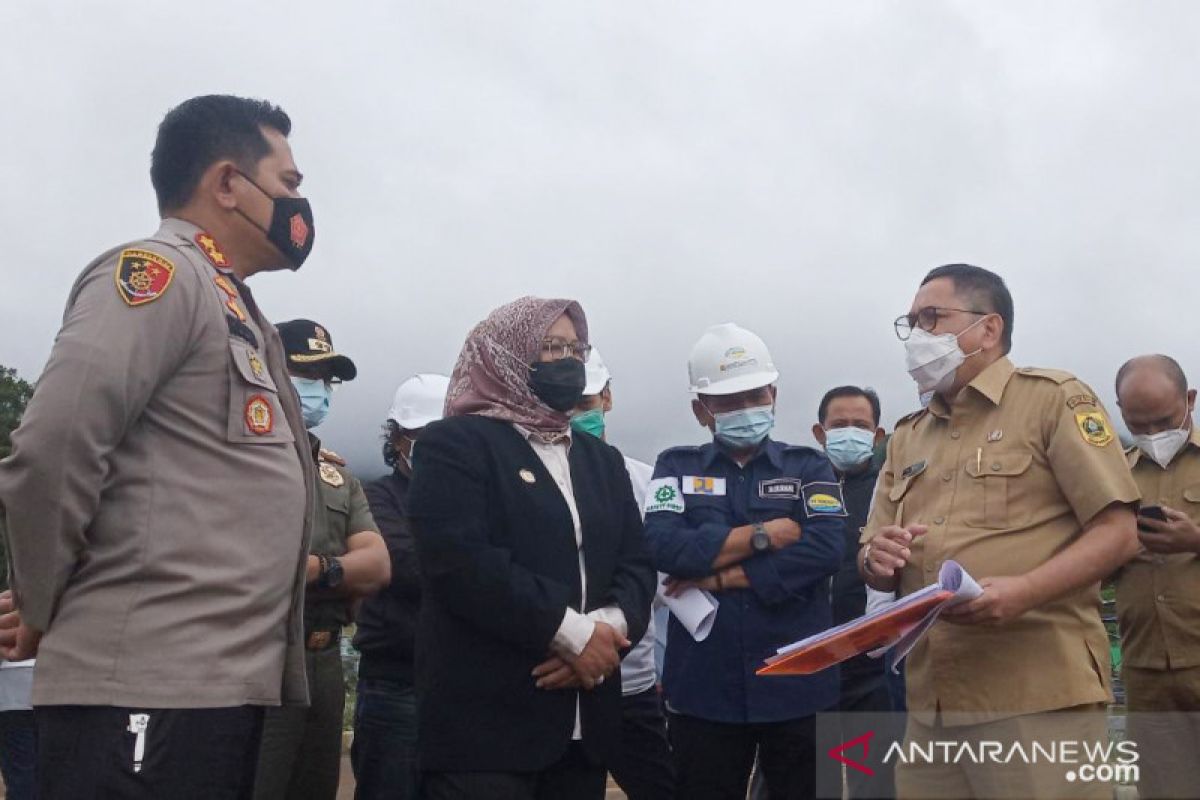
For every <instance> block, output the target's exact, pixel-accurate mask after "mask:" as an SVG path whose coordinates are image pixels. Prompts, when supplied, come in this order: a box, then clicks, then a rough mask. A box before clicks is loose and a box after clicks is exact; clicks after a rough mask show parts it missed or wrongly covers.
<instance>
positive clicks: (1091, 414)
mask: <svg viewBox="0 0 1200 800" xmlns="http://www.w3.org/2000/svg"><path fill="white" fill-rule="evenodd" d="M1075 424H1076V425H1077V426H1078V427H1079V433H1080V434H1082V435H1083V440H1084V441H1085V442H1087V443H1088V444H1094V445H1096V447H1104V446H1105V445H1106V444H1108V443H1109V442H1111V441H1112V440H1113V435H1112V431H1111V430H1110V429H1109V427H1108V422H1107V421H1106V420H1105V419H1104V414H1102V413H1101V412H1099V411H1076V412H1075Z"/></svg>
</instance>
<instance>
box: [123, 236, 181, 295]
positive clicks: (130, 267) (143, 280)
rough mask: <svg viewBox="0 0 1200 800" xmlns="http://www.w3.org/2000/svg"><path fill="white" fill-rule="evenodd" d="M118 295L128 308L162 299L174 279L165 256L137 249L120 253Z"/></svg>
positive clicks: (173, 271)
mask: <svg viewBox="0 0 1200 800" xmlns="http://www.w3.org/2000/svg"><path fill="white" fill-rule="evenodd" d="M114 277H115V278H116V281H117V294H119V295H120V296H121V299H122V300H124V301H125V304H126V305H129V306H144V305H146V304H147V303H152V302H154V301H155V300H157V299H158V298H160V297H162V296H163V294H164V293H165V292H166V291H167V287H168V286H170V285H171V279H172V278H173V277H175V265H174V264H172V263H171V260H170V259H169V258H167V257H166V256H161V255H159V254H158V253H155V252H152V251H150V250H143V249H140V248H129V249H127V250H122V251H121V255H119V256H118V257H117V270H116V274H115V276H114Z"/></svg>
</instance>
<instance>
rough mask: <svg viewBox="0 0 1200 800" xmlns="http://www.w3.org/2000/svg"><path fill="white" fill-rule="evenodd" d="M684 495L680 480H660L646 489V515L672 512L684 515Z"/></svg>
mask: <svg viewBox="0 0 1200 800" xmlns="http://www.w3.org/2000/svg"><path fill="white" fill-rule="evenodd" d="M683 509H684V505H683V494H682V493H681V492H680V491H679V479H678V478H658V479H657V480H653V481H650V485H649V486H648V487H646V513H647V514H653V513H654V512H656V511H671V512H674V513H676V514H682V513H683Z"/></svg>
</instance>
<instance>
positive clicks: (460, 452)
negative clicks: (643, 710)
mask: <svg viewBox="0 0 1200 800" xmlns="http://www.w3.org/2000/svg"><path fill="white" fill-rule="evenodd" d="M569 463H570V466H571V482H572V485H573V487H574V492H575V502H576V505H577V506H578V510H579V518H580V524H581V527H582V531H583V552H584V562H585V568H586V570H587V588H588V592H587V598H586V601H585V602H581V598H580V581H579V557H578V551H577V550H576V547H575V528H574V523H573V522H572V520H571V513H570V510H569V509H568V508H567V503H566V500H564V499H563V496H562V493H561V492H560V491H559V489H558V487H557V486H556V485H555V483H554V481H553V479H552V478H551V477H550V474H549V472H547V470H546V468H545V467H544V466H543V464H542V461H541V459H540V458H538V456H537V454H536V453H535V452H534V451H533V448H532V447H530V446H529V444H528V443H527V442H526V441H525V439H524V437H522V436H521V434H520V433H518V432H517V431H516V430H515V429H514V428H513V427H512V425H510V424H508V423H505V422H499V421H497V420H492V419H487V418H484V417H478V416H464V417H452V418H450V419H446V420H442V421H440V422H435V423H433V424H431V425H429V426H428V427H427V428H426V429H425V430H424V431H423V432H422V434H421V441H420V444H418V445H417V447H416V461H415V465H414V469H413V482H412V487H411V489H410V493H409V497H408V500H409V512H410V514H411V515H412V521H413V533H414V535H415V537H416V541H417V554H418V558H419V563H420V571H421V587H422V602H421V614H420V622H419V624H418V629H417V659H416V666H417V680H416V684H417V696H418V698H419V701H418V728H417V731H418V733H417V740H418V758H419V762H420V766H421V768H422V769H426V770H434V771H454V772H458V771H461V772H474V771H486V772H528V771H536V770H540V769H543V768H545V767H547V766H549V765H550V764H552V763H554V762H555V761H557V760H558V759H559V758H561V757H562V755H563V754H564V753H565V752H566V749H567V747H568V745H569V744H570V741H571V733H572V730H573V729H574V724H575V702H576V698H577V697H578V698H579V701H580V714H581V718H582V726H583V737H584V738H583V744H584V747H585V749H586V751H587V752H588V754H589V756H590V757H591V758H592V759H593V760H595V761H596V762H597V763H598V764H602V765H604V764H607V763H609V761H610V758H609V756H610V753H612V752H613V751H614V749H615V747H616V746H617V745H618V744H619V738H620V722H621V706H620V701H621V683H620V678H619V671H618V672H617V673H614V674H613V675H612V676H611V677H610V678H609V679H608V680H606V681H605V682H604V683H603V684H601V685H600V686H598V687H596V688H595V689H594V690H592V691H583V692H581V691H575V690H558V691H546V690H544V689H538V688H537V687H536V686H535V685H534V678H533V676H532V675H531V673H532V671H533V668H534V667H535V666H536V665H537V664H538V663H540V662H541V661H543V660H545V659H546V658H547V657H548V656H549V649H550V644H551V642H552V641H553V639H554V634H555V632H556V631H557V630H558V627H559V625H560V624H561V622H562V618H563V614H564V612H565V611H566V609H567V606H568V605H569V606H570V607H572V608H574V609H576V610H580V611H583V612H585V613H586V612H587V611H592V610H593V609H597V608H603V607H605V606H609V605H616V606H619V607H620V609H621V610H622V611H623V612H624V614H625V620H626V621H627V622H628V624H629V636H628V638H629V639H630V641H632V642H635V643H636V642H637V640H638V639H640V638H641V636H642V634H643V633H644V632H645V630H646V625H647V623H648V620H649V615H650V602H651V599H652V598H653V596H654V588H655V587H654V584H655V580H656V578H655V573H654V569H653V567H652V566H651V563H650V557H649V555H648V552H647V550H646V549H645V544H644V541H643V538H642V522H641V516H640V514H639V512H638V508H637V504H636V502H635V501H634V498H633V490H632V488H631V487H630V484H629V475H628V473H627V472H626V471H625V462H624V459H623V458H622V457H621V454H620V453H619V452H618V451H617V450H616V449H615V448H613V447H610V446H609V445H607V444H605V443H604V442H602V441H600V440H599V439H597V438H595V437H593V436H589V435H587V434H575V435H574V436H573V437H572V442H571V451H570V456H569ZM522 476H524V477H522ZM531 476H532V478H533V481H532V482H529V481H528V478H529V477H531Z"/></svg>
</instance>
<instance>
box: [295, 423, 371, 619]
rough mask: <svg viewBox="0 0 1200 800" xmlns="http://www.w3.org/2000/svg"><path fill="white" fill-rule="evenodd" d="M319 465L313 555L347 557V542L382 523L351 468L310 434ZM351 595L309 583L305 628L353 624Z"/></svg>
mask: <svg viewBox="0 0 1200 800" xmlns="http://www.w3.org/2000/svg"><path fill="white" fill-rule="evenodd" d="M309 437H310V439H311V441H312V446H313V450H314V452H315V453H316V464H317V503H316V507H315V508H314V509H313V535H312V544H311V545H310V548H311V549H310V552H311V553H312V554H313V555H322V556H344V555H345V554H346V550H347V542H348V541H349V540H350V537H351V536H352V535H353V534H356V533H362V532H364V531H374V532H376V533H379V526H378V525H376V524H375V518H374V517H372V516H371V508H370V506H368V505H367V496H366V495H365V494H363V488H362V484H361V483H359V481H358V478H356V477H354V475H353V474H352V473H351V472H350V470H348V469H346V468H345V467H343V466H341V465H340V464H335V463H334V462H332V461H327V460H325V458H324V457H323V456H322V455H321V450H320V442H319V441H318V440H317V439H316V437H315V436H312V434H309ZM350 610H351V603H350V600H349V598H347V597H345V596H342V595H337V594H334V593H331V592H325V591H322V590H321V589H319V588H316V587H313V586H310V587H309V589H308V594H307V595H306V596H305V598H304V627H305V629H306V630H309V631H312V630H332V629H336V628H341V627H342V626H343V625H348V624H350V621H351V613H350Z"/></svg>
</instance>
